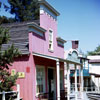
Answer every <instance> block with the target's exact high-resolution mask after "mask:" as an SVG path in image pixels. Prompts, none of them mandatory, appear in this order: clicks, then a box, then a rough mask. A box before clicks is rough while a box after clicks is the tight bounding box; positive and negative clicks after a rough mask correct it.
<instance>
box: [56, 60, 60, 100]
mask: <svg viewBox="0 0 100 100" xmlns="http://www.w3.org/2000/svg"><path fill="white" fill-rule="evenodd" d="M56 71H57V100H60V65H59V61H56Z"/></svg>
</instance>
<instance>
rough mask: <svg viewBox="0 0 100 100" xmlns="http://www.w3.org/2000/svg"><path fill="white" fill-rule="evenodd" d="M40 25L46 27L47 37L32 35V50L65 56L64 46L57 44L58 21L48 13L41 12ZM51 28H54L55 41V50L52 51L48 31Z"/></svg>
mask: <svg viewBox="0 0 100 100" xmlns="http://www.w3.org/2000/svg"><path fill="white" fill-rule="evenodd" d="M40 26H41V27H42V28H44V29H46V30H47V31H46V33H44V34H45V39H41V38H39V37H37V36H35V35H34V33H33V35H32V37H31V38H32V44H31V46H32V51H34V52H36V53H41V54H45V55H50V56H55V57H60V58H64V48H63V47H59V46H58V45H57V40H56V38H57V21H55V20H54V19H53V18H52V17H50V16H49V15H47V14H46V13H44V14H40ZM49 29H52V30H53V42H54V46H53V48H54V52H50V51H49V50H48V48H49V36H48V34H49V33H48V31H49ZM29 34H30V33H29Z"/></svg>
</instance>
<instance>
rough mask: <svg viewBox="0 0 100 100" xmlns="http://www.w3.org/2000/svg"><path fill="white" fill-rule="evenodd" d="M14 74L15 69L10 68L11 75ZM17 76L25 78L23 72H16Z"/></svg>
mask: <svg viewBox="0 0 100 100" xmlns="http://www.w3.org/2000/svg"><path fill="white" fill-rule="evenodd" d="M14 75H16V70H15V69H12V70H11V76H14ZM18 78H25V73H24V72H18Z"/></svg>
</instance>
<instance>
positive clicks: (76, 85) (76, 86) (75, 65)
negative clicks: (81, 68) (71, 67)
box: [75, 64, 77, 100]
mask: <svg viewBox="0 0 100 100" xmlns="http://www.w3.org/2000/svg"><path fill="white" fill-rule="evenodd" d="M75 100H77V66H76V64H75Z"/></svg>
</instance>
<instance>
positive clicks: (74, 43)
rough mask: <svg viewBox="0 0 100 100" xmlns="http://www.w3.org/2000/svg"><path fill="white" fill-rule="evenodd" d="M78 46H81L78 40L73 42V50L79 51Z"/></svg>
mask: <svg viewBox="0 0 100 100" xmlns="http://www.w3.org/2000/svg"><path fill="white" fill-rule="evenodd" d="M78 44H79V41H78V40H74V41H72V49H77V48H78Z"/></svg>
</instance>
